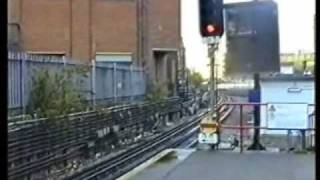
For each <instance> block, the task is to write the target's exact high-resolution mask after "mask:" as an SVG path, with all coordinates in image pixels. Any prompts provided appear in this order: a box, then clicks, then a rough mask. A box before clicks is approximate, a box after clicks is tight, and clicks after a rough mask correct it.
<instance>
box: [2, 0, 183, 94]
mask: <svg viewBox="0 0 320 180" xmlns="http://www.w3.org/2000/svg"><path fill="white" fill-rule="evenodd" d="M166 2H167V3H166ZM180 19H181V17H180V0H152V1H150V0H121V1H116V0H105V1H101V0H90V1H88V0H58V1H52V0H10V1H8V47H9V50H11V51H14V50H18V51H25V52H27V53H29V54H35V55H44V56H47V55H48V56H57V57H60V58H65V59H72V60H75V61H79V62H83V63H88V62H91V61H92V60H95V61H96V62H97V64H99V63H100V64H101V63H103V64H104V63H120V64H133V65H137V66H142V67H144V68H145V69H146V72H147V73H148V77H149V80H150V82H152V81H156V82H157V84H160V85H161V87H163V88H164V89H167V90H171V91H172V92H175V90H174V89H175V86H176V82H177V72H178V70H179V69H181V68H183V67H182V66H184V64H185V63H184V62H183V61H184V58H183V43H182V38H181V31H180ZM172 85H174V86H172Z"/></svg>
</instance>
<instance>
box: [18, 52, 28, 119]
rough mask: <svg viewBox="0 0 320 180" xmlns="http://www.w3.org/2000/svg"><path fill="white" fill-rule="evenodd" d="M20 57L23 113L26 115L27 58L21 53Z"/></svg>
mask: <svg viewBox="0 0 320 180" xmlns="http://www.w3.org/2000/svg"><path fill="white" fill-rule="evenodd" d="M18 58H20V101H21V102H20V103H21V108H22V114H23V115H24V114H25V112H26V108H25V97H24V84H25V68H26V66H25V63H26V59H25V57H24V56H23V54H21V53H19V56H18Z"/></svg>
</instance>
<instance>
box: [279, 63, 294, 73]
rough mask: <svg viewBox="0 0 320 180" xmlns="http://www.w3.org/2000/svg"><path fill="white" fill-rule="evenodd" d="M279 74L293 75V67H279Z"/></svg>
mask: <svg viewBox="0 0 320 180" xmlns="http://www.w3.org/2000/svg"><path fill="white" fill-rule="evenodd" d="M280 72H281V73H282V74H293V66H291V65H281V67H280Z"/></svg>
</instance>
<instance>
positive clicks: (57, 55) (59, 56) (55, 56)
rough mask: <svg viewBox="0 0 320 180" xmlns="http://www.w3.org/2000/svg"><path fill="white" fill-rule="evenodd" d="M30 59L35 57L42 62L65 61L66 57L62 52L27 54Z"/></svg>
mask: <svg viewBox="0 0 320 180" xmlns="http://www.w3.org/2000/svg"><path fill="white" fill-rule="evenodd" d="M27 53H28V54H29V55H30V57H31V58H33V57H36V58H37V59H38V58H40V59H43V60H65V58H66V56H65V53H63V52H27Z"/></svg>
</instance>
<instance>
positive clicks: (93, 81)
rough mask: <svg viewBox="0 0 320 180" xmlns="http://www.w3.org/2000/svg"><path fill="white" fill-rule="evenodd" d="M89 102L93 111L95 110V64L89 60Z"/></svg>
mask: <svg viewBox="0 0 320 180" xmlns="http://www.w3.org/2000/svg"><path fill="white" fill-rule="evenodd" d="M91 67H92V68H91V101H92V106H93V109H94V110H95V109H96V62H95V60H91Z"/></svg>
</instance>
